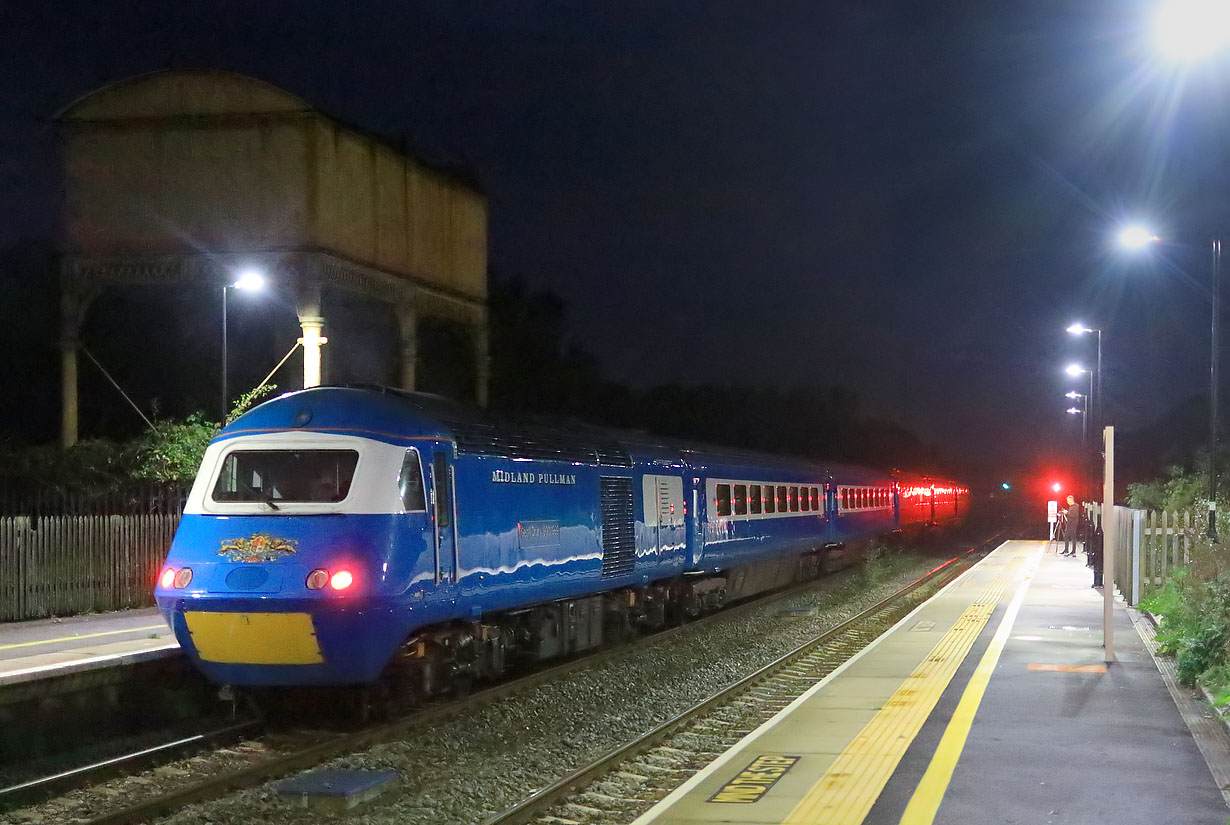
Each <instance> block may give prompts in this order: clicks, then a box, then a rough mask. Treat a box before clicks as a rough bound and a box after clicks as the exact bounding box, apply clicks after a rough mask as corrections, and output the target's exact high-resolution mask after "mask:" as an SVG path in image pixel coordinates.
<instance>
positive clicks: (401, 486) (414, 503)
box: [397, 450, 427, 513]
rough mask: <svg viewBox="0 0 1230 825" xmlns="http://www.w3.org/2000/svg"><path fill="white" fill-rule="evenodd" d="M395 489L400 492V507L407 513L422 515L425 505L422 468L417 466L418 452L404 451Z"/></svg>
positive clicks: (425, 509) (425, 508)
mask: <svg viewBox="0 0 1230 825" xmlns="http://www.w3.org/2000/svg"><path fill="white" fill-rule="evenodd" d="M397 488H398V490H400V491H401V506H402V508H403V509H404V510H405V511H406V512H407V513H423V512H426V511H427V504H426V503H425V499H424V498H423V468H422V467H421V466H420V465H419V451H418V450H406V457H405V458H403V459H402V462H401V473H400V474H399V475H398V476H397Z"/></svg>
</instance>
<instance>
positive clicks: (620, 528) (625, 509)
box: [602, 476, 636, 577]
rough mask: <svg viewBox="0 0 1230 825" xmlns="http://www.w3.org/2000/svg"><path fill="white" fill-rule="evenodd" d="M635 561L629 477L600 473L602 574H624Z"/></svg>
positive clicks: (634, 538) (634, 534)
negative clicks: (613, 476) (602, 474)
mask: <svg viewBox="0 0 1230 825" xmlns="http://www.w3.org/2000/svg"><path fill="white" fill-rule="evenodd" d="M635 564H636V531H635V530H634V529H633V526H632V479H630V478H612V477H610V476H603V477H602V575H603V577H611V576H623V575H626V574H628V573H631V572H632V568H633V566H635Z"/></svg>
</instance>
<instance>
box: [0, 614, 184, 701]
mask: <svg viewBox="0 0 1230 825" xmlns="http://www.w3.org/2000/svg"><path fill="white" fill-rule="evenodd" d="M178 651H179V644H178V643H177V642H176V641H175V636H174V634H173V633H172V632H171V630H170V629H169V628H168V627H167V625H166V623H165V622H164V621H163V620H162V616H161V615H160V614H159V613H158V610H157V608H153V607H150V608H145V609H141V610H121V611H117V612H114V613H98V614H93V615H89V616H72V617H67V618H62V619H40V620H37V621H32V622H16V623H12V624H0V687H3V686H4V685H6V684H14V683H17V682H26V681H30V680H32V679H40V678H46V677H49V676H60V675H65V674H67V673H69V672H71V671H74V670H89V669H95V668H99V667H114V666H116V665H121V664H127V663H131V662H136V661H143V660H146V659H150V658H157V657H160V656H172V655H177V654H178Z"/></svg>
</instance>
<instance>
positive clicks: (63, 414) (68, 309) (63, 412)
mask: <svg viewBox="0 0 1230 825" xmlns="http://www.w3.org/2000/svg"><path fill="white" fill-rule="evenodd" d="M90 297H91V296H90V295H89V294H87V293H84V292H82V291H81V290H80V289H77V288H75V287H73V286H70V285H69V283H68V279H67V278H65V277H63V276H62V277H61V279H60V446H61V447H71V446H73V445H74V444H76V443H77V438H78V434H79V433H78V420H79V407H78V400H77V351H78V350H79V349H80V348H81V325H82V323H83V322H84V321H85V311H86V308H87V307H88V306H89V303H90Z"/></svg>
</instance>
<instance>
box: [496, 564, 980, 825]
mask: <svg viewBox="0 0 1230 825" xmlns="http://www.w3.org/2000/svg"><path fill="white" fill-rule="evenodd" d="M963 562H964V563H963ZM969 566H970V562H969V561H966V560H964V559H954V560H953V561H952V562H950V563H947V564H946V565H944V566H943V567H942V569H940V568H937V569H936V570H933V571H931V573H930V574H928V575H927V576H925V577H923V578H920V579H918V580H916V581H914V582H912V583H911V584H909V585H907V586H906V587H904V588H902V589H901V590H899V591H897V592H896V593H893V594H892V595H890V596H888V597H887V598H885V599H884V600H882V601H880V602H879V603H877V604H874V605H872V606H871V607H869V608H867V609H866V610H864V611H863V612H861V613H859V614H858V615H856V616H853V617H851V618H850V619H848V620H846V621H845V622H843V623H842V624H840V625H838V626H836V627H834V628H832V629H830V630H828V631H826V632H824V633H822V634H820V635H819V636H817V637H816V638H814V639H812V640H810V641H808V642H805V643H804V644H802V645H800V646H799V647H798V648H796V649H795V650H793V651H791V652H789V653H787V654H786V655H784V656H782V657H781V658H779V659H778V660H777V661H775V662H772V663H770V664H768V665H766V666H765V667H763V668H761V669H760V670H758V671H756V672H755V673H752V674H751V675H749V676H747V677H746V678H744V679H741V680H739V681H738V682H736V683H734V684H732V685H730V686H728V687H727V688H725V689H723V690H722V691H720V692H719V693H717V694H715V695H714V696H712V697H711V698H709V699H706V700H705V701H703V702H701V703H699V704H697V705H695V706H693V707H692V708H690V709H688V710H686V711H684V712H683V713H681V714H679V715H678V716H676V717H675V718H674V719H671V720H669V721H667V722H665V723H664V724H662V725H660V726H659V727H657V728H656V729H654V730H652V731H650V732H649V733H647V734H645V735H644V736H642V737H640V738H639V739H637V740H635V741H633V742H629V743H628V744H627V745H624V746H623V747H621V748H618V749H616V750H614V751H612V752H610V753H608V754H606V755H604V756H602V757H601V758H599V759H597V760H595V761H594V762H593V763H591V764H589V765H587V766H585V767H583V768H581V769H580V770H578V771H576V772H575V773H573V774H571V775H569V776H566V777H564V778H562V779H560V780H559V781H558V782H556V783H555V784H553V785H550V786H549V787H546V788H543V789H542V790H540V791H538V792H537V793H535V794H534V795H533V796H530V797H529V798H527V799H525V800H524V801H522V802H521V803H519V804H517V805H514V806H513V807H511V808H508V809H507V810H505V811H503V812H501V813H500V814H498V815H497V816H495V817H492V818H491V819H488V820H487V821H486V822H485V823H484V825H529V824H530V823H533V825H564V823H567V825H606V824H607V823H612V825H614V823H625V822H628V821H629V820H630V819H632V818H635V817H636V816H637V815H639V814H640V813H642V812H644V811H645V810H647V809H648V808H649V807H651V806H652V805H653V804H654V803H656V802H657V801H659V800H660V799H662V798H664V797H666V796H667V794H669V793H670V792H671V791H673V790H674V789H675V788H677V787H678V786H679V785H681V784H682V783H683V782H684V781H686V780H687V779H688V778H689V777H691V776H692V775H693V774H695V773H696V771H698V770H700V769H701V768H703V767H704V766H705V765H707V764H709V763H710V762H712V761H713V759H715V758H716V757H717V756H719V755H720V754H722V753H724V752H725V751H726V750H728V749H729V748H731V747H732V746H734V745H735V744H737V743H738V742H739V741H740V740H741V739H743V738H744V737H745V736H747V735H748V734H749V733H751V732H752V731H753V730H755V729H756V728H758V727H759V726H760V725H761V724H763V723H764V722H767V721H768V720H769V719H771V718H772V717H773V716H775V715H776V714H777V713H778V712H779V711H781V710H782V709H783V708H785V707H786V706H787V705H789V704H790V703H791V702H793V701H794V700H795V699H796V698H798V697H799V696H800V695H802V694H803V693H804V692H806V691H807V690H808V688H810V687H811V686H812V685H814V684H815V683H816V682H817V681H819V680H820V679H822V678H823V677H824V676H826V675H828V674H829V673H831V672H832V671H833V670H835V669H836V668H837V667H838V666H839V665H841V664H842V663H843V662H845V661H847V660H848V659H850V658H851V657H852V656H854V655H855V654H856V653H858V652H859V651H860V650H862V649H863V648H865V647H866V646H867V645H868V644H870V643H871V642H872V641H873V640H874V639H876V638H877V637H878V636H880V635H881V634H882V633H884V632H885V631H886V630H887V629H888V628H890V627H891V626H892V625H893V624H895V623H896V622H897V621H898V620H899V619H900V618H901V617H902V616H904V615H905V614H906V613H908V612H909V611H910V610H912V609H913V608H914V607H915V606H916V605H917V604H919V603H921V602H922V601H924V600H925V598H926V597H927V596H929V595H930V593H931V592H933V591H934V590H935V589H938V588H939V587H942V586H943V585H945V584H947V583H948V582H950V581H952V580H953V579H954V578H956V577H957V576H958V575H960V574H961V573H962V572H964V571H965V570H966V569H968V567H969Z"/></svg>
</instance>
